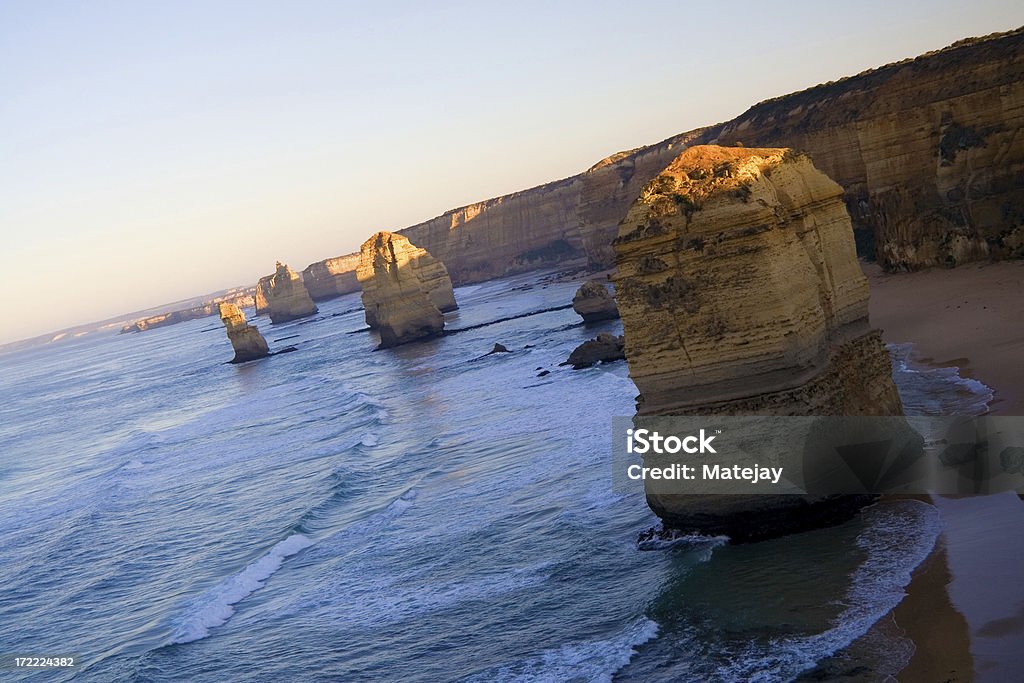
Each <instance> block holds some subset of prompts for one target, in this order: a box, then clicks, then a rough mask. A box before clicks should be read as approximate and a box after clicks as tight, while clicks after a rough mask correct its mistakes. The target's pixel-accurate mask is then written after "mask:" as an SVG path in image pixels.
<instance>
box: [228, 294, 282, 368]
mask: <svg viewBox="0 0 1024 683" xmlns="http://www.w3.org/2000/svg"><path fill="white" fill-rule="evenodd" d="M219 311H220V319H221V322H223V323H224V329H225V330H226V331H227V335H228V339H229V340H230V341H231V347H232V348H233V349H234V350H235V357H234V358H233V359H232V361H231V362H232V363H244V362H246V361H250V360H256V359H257V358H263V357H264V356H268V355H270V347H268V346H267V340H266V339H264V338H263V335H262V334H260V332H259V330H257V329H256V328H255V327H253V326H252V325H250V324H249V323H247V322H246V321H245V314H244V313H242V311H241V310H240V309H239V308H238V306H236V305H234V304H220V306H219Z"/></svg>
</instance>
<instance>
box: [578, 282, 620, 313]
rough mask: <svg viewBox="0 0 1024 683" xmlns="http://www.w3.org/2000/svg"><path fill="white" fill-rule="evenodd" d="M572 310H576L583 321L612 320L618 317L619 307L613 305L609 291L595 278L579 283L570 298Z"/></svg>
mask: <svg viewBox="0 0 1024 683" xmlns="http://www.w3.org/2000/svg"><path fill="white" fill-rule="evenodd" d="M572 310H574V311H576V314H577V315H579V316H580V317H581V318H583V322H585V323H592V322H598V321H601V320H614V319H616V318H618V317H619V309H618V308H617V307H616V306H615V299H614V298H613V297H612V295H611V292H609V291H608V288H607V287H605V286H604V284H603V283H601V282H599V281H597V280H588V281H587V282H584V283H583V284H582V285H580V288H579V289H578V290H576V295H575V296H574V297H573V298H572Z"/></svg>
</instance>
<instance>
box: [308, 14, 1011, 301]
mask: <svg viewBox="0 0 1024 683" xmlns="http://www.w3.org/2000/svg"><path fill="white" fill-rule="evenodd" d="M1022 121H1024V31H1022V30H1017V31H1013V32H1010V33H1007V34H1001V35H995V36H989V37H987V38H983V39H975V40H968V41H961V42H960V43H958V44H956V45H954V46H951V47H949V48H946V49H944V50H940V51H938V52H934V53H929V54H927V55H923V56H921V57H918V58H917V59H914V60H908V61H905V62H902V63H898V64H892V65H889V66H885V67H881V68H879V69H875V70H873V71H870V72H866V73H864V74H861V75H858V76H854V77H851V78H846V79H843V80H841V81H838V82H835V83H829V84H826V85H821V86H818V87H815V88H811V89H809V90H806V91H803V92H799V93H795V94H792V95H787V96H785V97H780V98H778V99H775V100H771V101H768V102H764V103H762V104H759V105H756V106H755V107H753V108H751V109H750V110H748V111H747V112H746V113H744V114H743V115H741V116H739V117H738V118H736V119H734V120H733V121H730V122H728V123H725V124H720V125H716V126H711V127H709V128H702V129H698V130H695V131H691V132H688V133H682V134H680V135H676V136H674V137H671V138H669V139H667V140H664V141H662V142H659V143H657V144H654V145H650V146H647V147H642V148H639V149H635V150H631V151H628V152H619V153H618V154H614V155H612V156H610V157H608V158H606V159H604V160H603V161H601V162H599V163H598V164H596V165H594V166H593V167H592V168H590V169H589V170H587V171H586V172H584V173H581V174H579V175H576V176H573V177H571V178H567V179H565V180H561V181H557V182H553V183H548V184H546V185H541V186H539V187H535V188H532V189H529V190H525V191H522V192H517V193H514V194H510V195H506V196H504V197H498V198H495V199H489V200H487V201H483V202H479V203H477V204H472V205H470V206H465V207H462V208H460V209H455V210H453V211H449V212H447V213H445V214H443V215H441V216H438V217H437V218H434V219H432V220H429V221H426V222H424V223H420V224H418V225H414V226H412V227H410V228H406V229H405V230H402V231H400V232H401V233H402V234H405V235H406V236H407V237H409V239H411V240H412V241H413V242H414V243H415V244H418V245H420V246H422V247H424V248H425V249H427V250H428V251H429V252H430V253H431V254H433V255H434V256H436V257H437V258H439V259H441V260H442V261H443V262H444V263H445V264H446V265H447V267H448V270H449V272H450V273H451V277H452V280H453V281H454V282H455V283H456V284H463V283H467V282H476V281H480V280H487V279H490V278H495V277H501V276H503V275H507V274H511V273H514V272H520V271H525V270H530V269H532V268H536V267H540V266H544V265H549V264H552V263H557V262H559V261H564V260H568V259H574V258H578V257H582V256H584V255H585V256H586V257H587V259H588V261H589V262H590V264H591V265H592V266H594V267H595V268H605V267H608V266H610V265H611V264H612V263H613V262H614V250H613V248H612V246H611V242H612V240H613V239H614V238H615V235H616V234H617V229H618V223H619V222H620V221H621V220H622V218H623V217H624V216H625V214H626V211H627V210H628V209H629V207H630V205H631V204H632V203H633V201H634V200H635V199H636V198H637V196H639V194H640V190H641V189H642V188H643V187H644V186H645V185H646V184H647V183H648V182H649V181H650V180H651V178H653V177H654V175H655V174H657V173H658V172H659V171H660V170H661V169H662V168H664V167H665V166H666V165H667V164H668V163H669V162H670V161H671V160H672V159H673V158H674V157H675V156H676V155H678V154H679V152H681V151H682V150H683V149H685V148H686V146H688V145H696V144H707V143H711V142H717V143H719V144H722V145H725V146H732V145H734V144H735V143H737V142H742V143H743V144H745V145H748V146H771V147H791V148H794V149H798V150H801V151H806V152H807V153H809V154H810V155H811V158H812V159H813V160H814V163H815V164H816V165H817V166H818V168H820V169H821V170H822V171H824V172H825V173H826V174H827V175H829V177H831V178H833V179H834V180H836V181H837V182H838V183H839V184H840V185H842V187H843V189H844V190H845V201H846V205H847V208H848V210H849V212H850V215H851V216H852V218H853V223H854V227H855V229H856V230H857V234H858V236H859V238H860V239H861V241H862V244H863V249H864V250H865V251H866V252H873V253H875V254H876V255H877V257H878V259H879V261H880V262H881V263H882V264H883V265H884V266H885V267H886V268H889V269H911V268H921V267H927V266H932V265H956V264H959V263H963V262H965V261H969V260H976V259H981V258H989V257H991V258H1019V257H1024V231H1022V226H1024V134H1021V133H1020V129H1021V126H1022ZM341 258H342V259H347V260H344V262H343V263H339V264H338V265H337V266H335V271H334V275H333V277H334V278H335V279H336V280H337V281H338V282H339V283H343V284H340V285H335V287H336V288H337V289H338V291H343V290H344V291H351V289H349V288H350V287H351V286H352V284H351V279H350V278H344V277H342V275H343V272H344V269H348V268H354V267H355V265H354V264H355V256H354V255H352V256H349V257H341ZM332 261H339V259H332ZM322 263H324V264H326V262H322ZM314 266H317V267H319V266H318V264H313V265H311V266H310V269H313V268H314ZM325 267H326V266H325ZM307 270H309V269H307ZM318 277H319V276H318ZM325 291H329V288H328V289H326V290H325ZM318 292H319V290H318ZM318 296H319V293H318Z"/></svg>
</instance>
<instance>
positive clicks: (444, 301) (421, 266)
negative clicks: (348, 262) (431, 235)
mask: <svg viewBox="0 0 1024 683" xmlns="http://www.w3.org/2000/svg"><path fill="white" fill-rule="evenodd" d="M370 243H373V244H374V245H375V246H374V248H377V246H376V245H378V244H379V245H381V246H380V247H379V248H381V249H387V250H388V260H389V261H391V262H394V263H396V264H401V265H400V267H402V268H409V269H410V270H411V272H412V274H413V275H414V276H415V277H416V279H417V280H419V283H420V289H422V290H423V292H424V293H425V294H426V295H427V298H429V299H430V301H431V303H433V304H434V306H436V307H437V310H439V311H441V312H442V313H447V312H448V311H454V310H456V309H457V308H458V307H459V306H458V304H456V303H455V291H454V290H453V289H452V281H451V278H449V277H448V271H447V270H446V269H445V267H444V264H443V263H441V262H440V261H438V260H437V259H436V258H434V257H433V256H431V255H430V254H429V253H427V250H426V249H421V248H419V247H417V246H415V245H413V244H412V243H411V242H410V241H409V240H408V239H407V238H406V237H404V236H402V235H398V234H395V233H390V232H378V233H377V234H376V235H374V236H373V237H371V238H370V239H369V240H367V241H366V242H365V243H364V244H363V249H362V252H361V254H363V256H362V257H361V260H360V268H362V269H363V270H362V271H360V272H361V274H357V279H358V281H359V282H360V284H361V285H362V288H363V295H362V299H363V310H364V312H365V316H366V324H367V325H369V326H370V328H372V329H376V328H377V327H378V325H379V323H378V320H377V306H376V304H377V303H378V300H377V297H378V293H377V292H378V289H377V281H376V280H375V279H373V278H372V277H371V276H370V272H371V271H370V266H369V262H368V261H367V260H366V257H365V253H366V245H367V244H370Z"/></svg>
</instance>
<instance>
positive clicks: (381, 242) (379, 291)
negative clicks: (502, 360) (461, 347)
mask: <svg viewBox="0 0 1024 683" xmlns="http://www.w3.org/2000/svg"><path fill="white" fill-rule="evenodd" d="M424 254H425V252H423V250H422V249H418V248H417V247H414V246H413V245H412V244H411V243H410V242H409V240H408V239H406V238H405V237H403V236H401V235H395V234H393V233H390V232H378V233H376V234H374V235H373V237H371V238H370V239H368V240H366V242H364V243H363V246H362V248H361V249H360V261H359V269H358V271H357V277H358V279H359V283H360V285H362V288H363V294H362V298H363V308H364V309H365V311H366V323H367V324H368V325H369V326H370V327H372V328H375V329H377V330H378V331H379V332H380V345H381V348H388V347H391V346H398V345H399V344H405V343H408V342H411V341H415V340H417V339H424V338H429V337H433V336H437V335H439V334H441V332H443V331H444V315H443V314H442V313H441V311H440V309H439V308H438V306H437V305H436V304H435V303H434V298H441V299H444V300H446V301H447V299H448V296H447V295H445V294H441V295H437V294H436V293H435V297H434V298H432V297H431V294H430V291H431V289H430V288H433V289H434V290H443V289H444V287H443V281H442V278H441V277H440V273H439V272H438V266H440V268H441V269H443V268H444V266H442V265H441V264H440V263H439V262H437V261H436V259H432V262H430V263H428V264H427V266H426V272H427V273H429V275H430V277H429V279H428V282H427V283H424V280H422V279H421V277H422V276H423V273H424V271H423V270H422V269H421V268H418V267H417V260H418V259H420V258H422V256H423V255H424ZM447 282H448V284H447V289H448V294H450V292H451V281H450V280H448V281H447ZM428 285H429V287H428ZM450 300H451V304H452V305H454V303H455V298H454V296H451V299H450Z"/></svg>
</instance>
